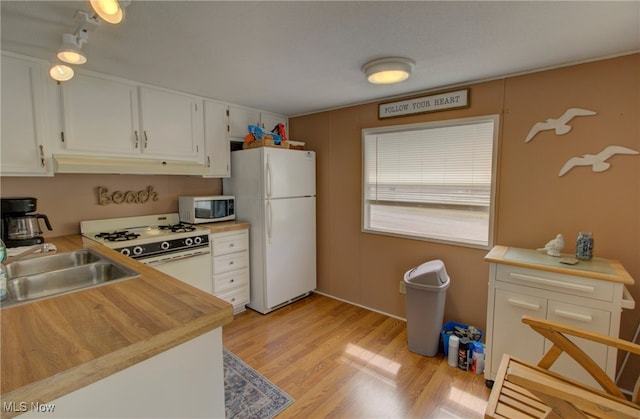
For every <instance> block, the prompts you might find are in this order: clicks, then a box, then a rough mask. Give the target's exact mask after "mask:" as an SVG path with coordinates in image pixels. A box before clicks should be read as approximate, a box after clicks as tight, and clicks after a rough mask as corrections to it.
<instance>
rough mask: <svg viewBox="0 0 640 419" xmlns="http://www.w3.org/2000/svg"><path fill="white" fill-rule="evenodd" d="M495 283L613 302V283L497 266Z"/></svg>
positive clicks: (515, 267)
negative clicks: (499, 282) (505, 283)
mask: <svg viewBox="0 0 640 419" xmlns="http://www.w3.org/2000/svg"><path fill="white" fill-rule="evenodd" d="M496 281H503V282H509V283H512V284H517V285H523V286H527V287H532V288H539V289H545V290H550V291H554V292H560V293H563V294H570V295H576V296H580V297H586V298H594V299H597V300H604V301H613V283H611V282H608V281H599V280H595V279H588V278H581V277H577V276H573V275H565V274H559V273H555V272H547V271H540V270H534V269H527V268H520V267H517V266H508V265H498V266H497V270H496Z"/></svg>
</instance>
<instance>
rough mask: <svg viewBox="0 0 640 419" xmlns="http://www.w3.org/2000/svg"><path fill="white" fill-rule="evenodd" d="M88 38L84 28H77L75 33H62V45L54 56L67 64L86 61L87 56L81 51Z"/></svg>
mask: <svg viewBox="0 0 640 419" xmlns="http://www.w3.org/2000/svg"><path fill="white" fill-rule="evenodd" d="M88 39H89V34H88V33H87V31H86V29H79V30H78V32H77V33H76V34H70V33H65V34H62V46H61V47H60V49H59V50H58V53H57V54H56V56H57V57H58V59H59V60H60V61H64V62H65V63H69V64H84V63H86V62H87V56H86V54H85V53H84V52H83V51H82V45H84V44H85V43H86V42H87V40H88Z"/></svg>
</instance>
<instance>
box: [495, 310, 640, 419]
mask: <svg viewBox="0 0 640 419" xmlns="http://www.w3.org/2000/svg"><path fill="white" fill-rule="evenodd" d="M522 322H523V323H525V324H528V325H529V326H531V327H532V328H533V329H534V330H535V331H536V332H538V333H540V334H541V335H543V336H544V337H545V338H547V339H548V340H549V341H551V343H552V344H553V345H552V346H551V347H550V348H549V350H548V351H547V352H546V353H545V354H544V356H543V357H542V358H541V359H540V361H538V364H537V365H531V364H529V363H526V362H524V361H521V360H518V359H517V358H513V357H511V356H510V355H508V354H505V355H503V357H502V360H501V362H500V366H499V368H498V373H497V376H496V380H495V382H494V385H493V389H492V390H491V395H490V396H489V401H488V403H487V408H486V410H485V418H508V419H515V418H571V419H572V418H633V419H639V418H640V405H639V403H640V394H639V393H640V377H638V379H637V382H636V385H635V388H634V391H633V395H632V397H631V401H628V400H627V399H626V397H625V396H624V394H623V393H622V392H621V391H620V389H619V388H618V386H617V385H616V384H615V382H614V381H613V380H612V379H611V378H610V377H609V376H608V375H607V374H606V373H605V372H604V371H603V370H602V368H600V366H598V364H596V363H595V362H594V361H593V360H592V359H591V358H590V357H589V356H588V355H587V354H586V353H585V352H584V351H582V350H581V349H580V348H578V346H576V345H575V344H574V343H573V342H572V341H571V340H570V339H569V338H568V337H567V336H573V337H579V338H583V339H588V340H591V341H594V342H599V343H602V344H604V345H608V346H613V347H615V348H618V349H619V350H621V351H626V352H630V353H634V354H638V355H640V345H637V344H635V343H632V342H628V341H625V340H622V339H617V338H613V337H610V336H606V335H602V334H598V333H594V332H590V331H587V330H582V329H577V328H574V327H570V326H567V325H563V324H561V323H557V322H552V321H549V320H543V319H538V318H534V317H529V316H524V317H523V318H522ZM563 352H565V353H566V354H568V355H569V356H571V357H572V358H573V359H574V360H575V361H576V362H577V363H578V364H579V365H581V366H582V367H583V368H584V369H585V370H586V371H587V372H588V373H589V374H590V375H591V376H592V377H593V378H594V379H595V380H596V382H597V383H598V384H600V386H602V389H603V390H599V389H596V388H593V387H590V386H587V385H584V384H581V383H579V382H577V381H575V380H572V379H569V378H567V377H564V376H562V375H560V374H557V373H555V372H552V371H549V368H550V367H551V365H553V363H554V362H555V361H556V360H557V359H558V357H559V356H560V355H561V354H562V353H563Z"/></svg>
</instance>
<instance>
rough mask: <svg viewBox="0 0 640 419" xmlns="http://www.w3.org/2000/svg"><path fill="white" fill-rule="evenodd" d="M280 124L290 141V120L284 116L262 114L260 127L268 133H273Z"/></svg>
mask: <svg viewBox="0 0 640 419" xmlns="http://www.w3.org/2000/svg"><path fill="white" fill-rule="evenodd" d="M278 124H283V125H284V130H285V133H286V134H287V139H289V119H288V118H287V117H286V116H284V115H278V114H275V113H269V112H261V113H260V126H261V127H262V128H264V129H266V130H267V131H271V130H272V129H274V128H275V127H276V125H278Z"/></svg>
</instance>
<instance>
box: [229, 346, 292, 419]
mask: <svg viewBox="0 0 640 419" xmlns="http://www.w3.org/2000/svg"><path fill="white" fill-rule="evenodd" d="M223 355H224V400H225V403H224V404H225V413H226V417H227V419H231V418H235V419H245V418H259V419H263V418H273V417H275V416H276V415H277V414H278V413H280V412H282V411H283V410H284V409H286V408H287V407H288V406H289V405H290V404H291V403H293V401H294V400H293V399H292V398H291V396H289V395H288V394H287V393H285V392H284V391H282V390H281V389H280V388H278V387H277V386H276V385H275V384H273V383H272V382H271V381H269V380H267V379H266V378H265V377H264V376H263V375H262V374H260V373H259V372H257V371H256V370H254V369H253V368H251V367H250V366H249V365H247V364H246V363H245V362H244V361H243V360H241V359H240V358H238V357H237V356H236V355H234V354H233V353H232V352H230V351H228V350H227V349H226V348H225V349H224V351H223Z"/></svg>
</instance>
